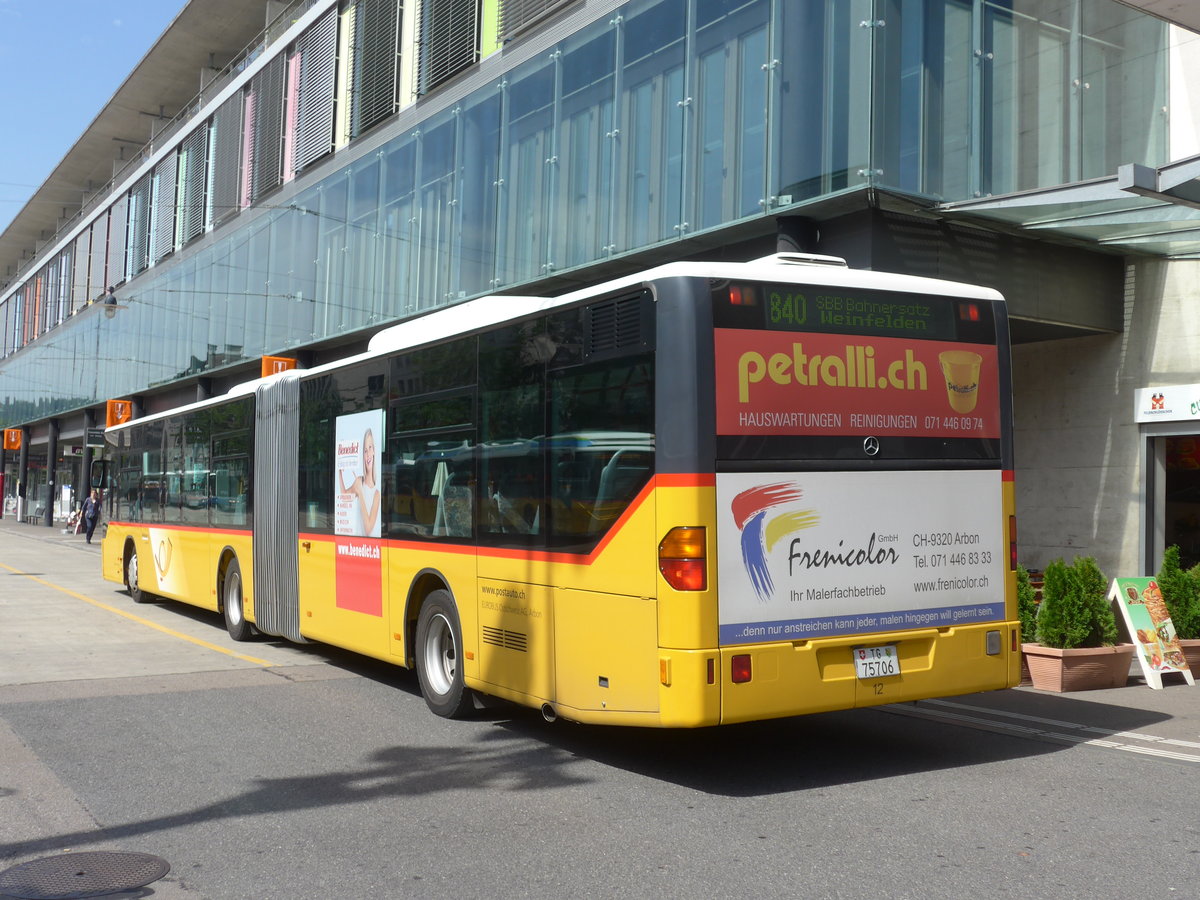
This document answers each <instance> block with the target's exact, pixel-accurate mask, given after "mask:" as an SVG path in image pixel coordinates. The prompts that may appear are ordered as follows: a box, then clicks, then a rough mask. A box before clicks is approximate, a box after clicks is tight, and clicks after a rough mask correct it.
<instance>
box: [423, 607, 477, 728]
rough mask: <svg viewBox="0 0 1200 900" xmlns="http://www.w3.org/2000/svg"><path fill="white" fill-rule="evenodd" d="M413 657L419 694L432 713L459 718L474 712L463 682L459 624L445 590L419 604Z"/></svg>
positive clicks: (469, 695)
mask: <svg viewBox="0 0 1200 900" xmlns="http://www.w3.org/2000/svg"><path fill="white" fill-rule="evenodd" d="M416 660H417V680H418V681H419V682H420V683H421V695H422V696H423V697H424V698H425V703H426V704H427V705H428V706H429V708H430V709H431V710H433V712H434V713H436V714H437V715H439V716H442V717H443V718H446V719H461V718H463V717H464V716H466V715H467V714H468V713H470V712H473V711H474V709H475V702H474V698H473V697H472V696H471V692H470V691H469V690H467V687H466V684H465V683H464V682H463V672H462V660H463V655H462V627H461V626H460V625H459V622H458V609H457V608H455V606H454V600H453V599H452V598H451V596H450V593H449V592H448V591H434V592H433V593H432V594H430V595H429V596H428V597H426V598H425V603H424V604H423V605H422V606H421V613H420V615H419V616H418V617H417V646H416Z"/></svg>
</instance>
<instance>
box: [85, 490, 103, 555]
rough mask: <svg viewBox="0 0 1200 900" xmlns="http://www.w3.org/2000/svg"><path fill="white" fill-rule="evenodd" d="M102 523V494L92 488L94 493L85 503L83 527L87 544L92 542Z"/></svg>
mask: <svg viewBox="0 0 1200 900" xmlns="http://www.w3.org/2000/svg"><path fill="white" fill-rule="evenodd" d="M99 521H100V492H99V491H98V490H96V488H92V493H91V494H90V495H88V498H87V499H86V500H84V501H83V527H84V529H85V530H86V532H87V542H88V543H89V544H90V543H91V542H92V532H93V531H95V530H96V523H97V522H99Z"/></svg>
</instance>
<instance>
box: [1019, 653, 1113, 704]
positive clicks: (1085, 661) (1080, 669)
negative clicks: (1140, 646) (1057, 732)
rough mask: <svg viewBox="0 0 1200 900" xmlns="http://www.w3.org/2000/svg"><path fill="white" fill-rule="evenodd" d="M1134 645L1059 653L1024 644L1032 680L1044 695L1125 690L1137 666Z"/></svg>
mask: <svg viewBox="0 0 1200 900" xmlns="http://www.w3.org/2000/svg"><path fill="white" fill-rule="evenodd" d="M1133 650H1134V647H1133V644H1117V645H1116V646H1115V647H1078V648H1075V649H1072V650H1058V649H1056V648H1054V647H1043V646H1042V645H1041V644H1022V645H1021V652H1022V654H1023V655H1024V657H1025V659H1026V660H1027V661H1028V663H1029V676H1030V678H1032V679H1033V686H1034V687H1035V688H1037V689H1038V690H1040V691H1057V692H1059V693H1065V692H1067V691H1093V690H1098V689H1101V688H1117V687H1124V686H1125V684H1126V682H1127V681H1128V680H1129V666H1130V664H1131V663H1132V662H1133Z"/></svg>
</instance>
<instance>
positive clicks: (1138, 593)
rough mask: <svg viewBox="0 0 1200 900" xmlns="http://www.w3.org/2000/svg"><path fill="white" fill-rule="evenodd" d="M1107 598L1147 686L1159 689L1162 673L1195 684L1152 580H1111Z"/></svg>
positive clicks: (1155, 583)
mask: <svg viewBox="0 0 1200 900" xmlns="http://www.w3.org/2000/svg"><path fill="white" fill-rule="evenodd" d="M1108 598H1109V600H1111V601H1112V602H1113V603H1114V604H1115V605H1116V607H1117V609H1118V611H1119V613H1120V616H1121V618H1122V619H1123V620H1124V622H1125V628H1126V629H1127V630H1128V632H1129V638H1130V640H1131V641H1133V643H1134V645H1135V646H1136V647H1137V658H1138V662H1139V663H1141V666H1142V674H1144V675H1145V676H1146V683H1147V684H1148V685H1150V687H1152V688H1154V689H1155V690H1161V689H1162V686H1163V685H1162V676H1163V673H1164V672H1179V673H1180V674H1182V675H1183V677H1184V679H1185V680H1186V681H1187V683H1188V684H1191V685H1194V684H1195V683H1196V682H1195V678H1194V677H1193V675H1192V672H1191V669H1190V668H1189V667H1188V664H1187V660H1186V659H1185V658H1184V656H1183V650H1182V649H1181V648H1180V646H1179V637H1178V636H1177V635H1176V634H1175V625H1174V623H1173V622H1172V621H1171V616H1170V613H1168V612H1167V604H1166V603H1165V602H1164V601H1163V595H1162V591H1161V590H1160V589H1159V587H1158V582H1157V580H1156V579H1154V578H1114V579H1113V583H1112V587H1111V588H1110V589H1109V592H1108Z"/></svg>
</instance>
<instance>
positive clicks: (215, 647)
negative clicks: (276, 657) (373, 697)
mask: <svg viewBox="0 0 1200 900" xmlns="http://www.w3.org/2000/svg"><path fill="white" fill-rule="evenodd" d="M0 569H7V570H8V571H10V572H12V573H13V574H14V575H20V576H22V577H24V578H28V579H29V580H30V581H36V582H37V583H38V584H40V585H43V586H44V587H48V588H52V589H53V590H56V591H61V592H62V593H64V594H66V595H67V596H68V597H74V598H75V599H76V600H82V601H83V602H84V603H90V604H92V606H95V607H99V608H100V609H103V610H106V611H107V612H110V613H116V614H117V615H118V616H124V617H125V618H126V619H129V620H130V621H131V622H137V623H138V624H139V625H145V626H146V627H147V628H153V629H154V630H155V631H161V632H162V633H163V634H166V635H169V636H171V637H174V638H179V639H180V640H183V641H187V642H188V643H190V644H195V645H196V646H197V647H204V648H205V649H207V650H215V651H217V652H218V653H224V654H225V655H226V656H232V657H233V658H234V659H240V660H243V661H245V662H250V663H254V664H255V665H258V666H264V667H268V668H269V667H270V666H273V665H274V663H271V662H268V661H267V660H265V659H259V658H258V657H256V656H247V655H245V654H244V653H235V652H234V651H233V650H229V649H228V648H226V647H221V646H218V645H217V644H210V643H209V642H208V641H204V640H201V639H200V638H196V637H192V636H191V635H190V634H184V633H183V632H182V631H175V630H174V629H173V628H167V627H166V626H165V625H159V624H158V623H157V622H151V621H150V620H149V619H143V618H142V617H141V616H135V615H134V614H133V613H129V612H126V611H125V610H123V609H119V608H117V607H115V606H109V605H108V604H107V603H101V602H100V601H99V600H93V599H92V598H91V597H87V596H85V595H83V594H80V593H78V592H76V591H73V590H71V589H70V588H65V587H62V586H61V585H57V584H54V583H53V582H50V581H46V580H45V579H42V578H38V577H37V576H36V575H30V574H28V573H26V572H22V571H21V570H20V569H14V568H13V567H12V566H6V565H5V564H4V563H0Z"/></svg>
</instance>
